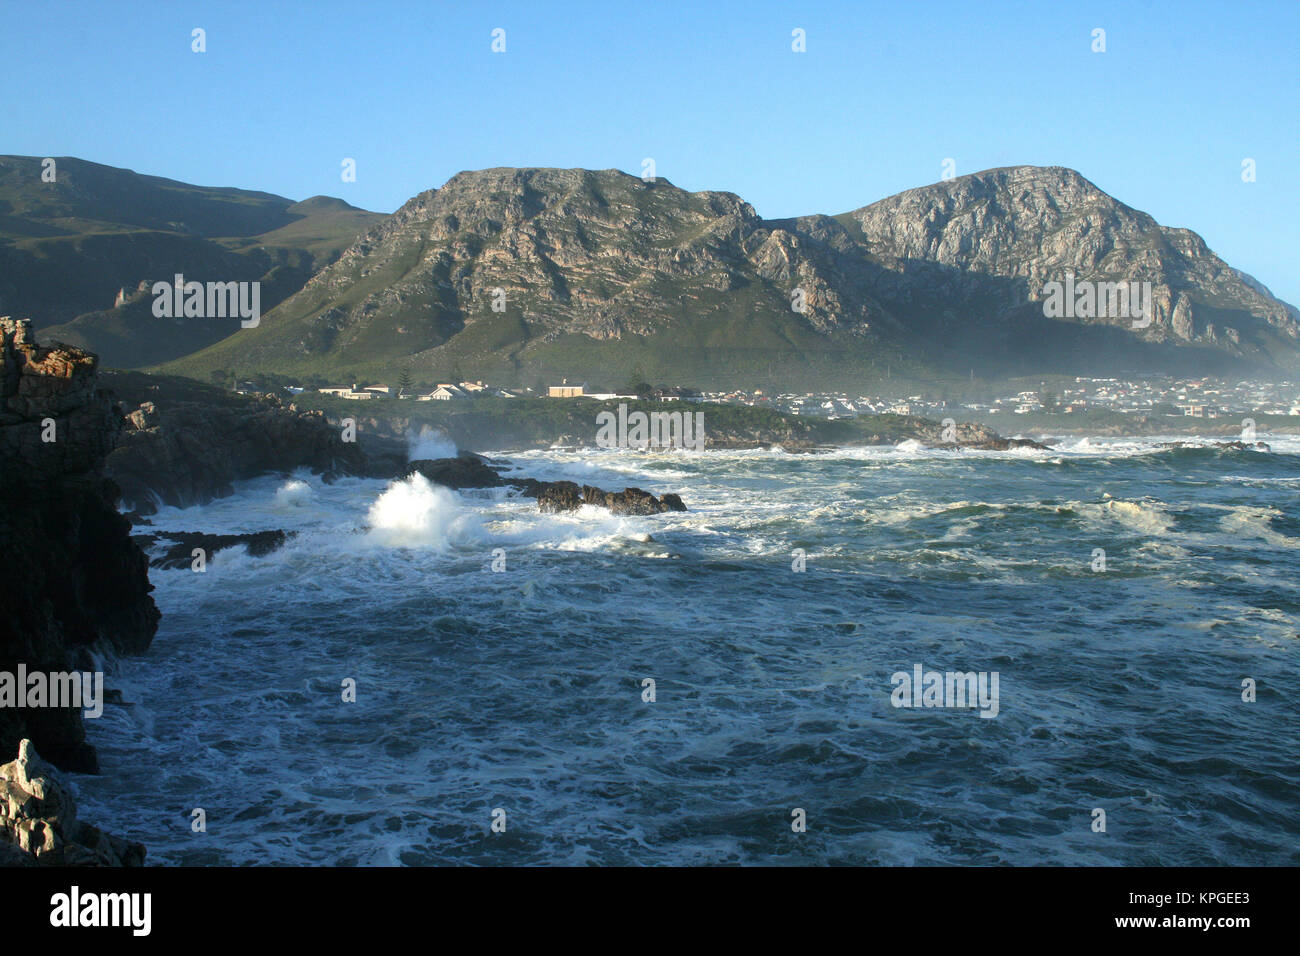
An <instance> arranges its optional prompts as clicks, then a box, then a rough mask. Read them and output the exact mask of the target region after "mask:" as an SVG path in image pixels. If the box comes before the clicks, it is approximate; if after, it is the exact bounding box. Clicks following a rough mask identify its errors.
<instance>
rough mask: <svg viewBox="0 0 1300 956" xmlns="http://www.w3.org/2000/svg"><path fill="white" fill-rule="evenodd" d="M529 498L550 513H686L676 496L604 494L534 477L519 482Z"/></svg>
mask: <svg viewBox="0 0 1300 956" xmlns="http://www.w3.org/2000/svg"><path fill="white" fill-rule="evenodd" d="M516 484H517V486H518V487H519V488H520V489H521V493H522V494H523V495H525V496H526V497H530V498H536V499H537V506H538V508H539V509H540V510H542V511H545V512H550V513H555V512H562V511H577V510H578V509H579V508H580V507H582V506H583V505H596V506H598V507H601V508H608V509H609V510H610V511H611V512H613V513H614V514H618V515H657V514H660V513H662V512H664V511H685V510H686V506H685V505H684V504H682V499H681V498H679V497H678V496H677V495H675V494H667V495H664V497H663V498H662V499H660V498H656V497H655V496H654V495H652V494H650V492H648V491H642V490H641V489H640V488H624V489H623V490H622V491H604V490H602V489H600V488H597V487H595V486H593V485H583V486H582V487H579V486H578V485H577V484H576V483H574V482H572V481H537V480H535V479H532V478H527V479H524V480H523V481H520V482H516Z"/></svg>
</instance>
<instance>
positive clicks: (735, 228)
mask: <svg viewBox="0 0 1300 956" xmlns="http://www.w3.org/2000/svg"><path fill="white" fill-rule="evenodd" d="M2 162H3V161H2V160H0V163H2ZM161 183H162V185H157V184H154V183H148V184H146V185H147V186H148V188H152V189H157V190H162V191H166V190H169V189H173V190H174V189H176V188H177V187H176V185H175V184H174V183H173V182H172V181H167V180H163V181H161ZM181 185H182V186H183V185H184V184H181ZM0 186H3V179H0ZM3 196H4V192H3V189H2V188H0V199H3ZM268 196H270V194H252V193H250V194H248V195H247V196H245V195H243V194H240V195H239V196H238V197H236V198H238V200H239V201H240V202H241V203H246V204H249V205H251V206H252V207H253V208H254V209H256V210H259V211H258V212H257V213H256V215H254V214H253V213H250V212H248V211H247V210H241V211H240V213H239V215H240V216H242V217H244V218H243V219H242V220H240V221H242V222H246V223H247V225H248V227H249V228H251V227H252V226H253V225H259V226H260V225H270V224H272V220H270V219H268V218H267V217H268V216H275V215H278V216H282V217H283V216H290V215H295V214H304V215H303V217H302V218H301V219H297V220H294V221H291V222H288V223H285V224H283V225H278V226H276V228H275V229H271V230H269V231H267V232H263V233H258V234H255V235H251V236H244V237H223V238H222V239H221V245H220V249H221V251H222V252H223V253H225V254H229V255H241V254H246V253H247V254H252V255H253V256H254V257H255V258H256V257H262V256H266V255H268V253H269V252H274V253H275V254H276V256H278V258H276V257H272V258H271V259H270V260H267V261H263V260H262V259H259V260H258V262H259V264H262V265H267V264H268V263H269V266H270V268H269V269H268V271H267V272H265V273H263V275H262V279H263V281H269V282H271V284H272V286H273V288H272V291H273V295H272V296H271V301H270V302H269V303H268V301H267V296H266V295H265V293H264V296H263V305H264V307H263V312H264V313H265V314H264V315H263V318H262V322H261V324H260V325H259V327H257V328H252V329H239V330H238V331H234V334H229V335H225V336H216V335H209V338H210V341H204V342H202V343H201V344H200V345H199V346H198V347H196V348H195V349H193V350H190V351H182V349H183V348H184V347H185V346H186V345H187V344H189V343H187V342H171V343H169V344H167V346H166V348H165V349H164V351H170V353H172V354H169V355H165V356H163V357H158V356H157V355H145V354H143V353H144V352H146V351H147V349H144V348H139V351H138V354H135V355H134V356H132V357H133V358H134V359H135V361H134V362H133V363H132V364H133V365H134V366H135V367H140V366H155V367H162V368H164V369H166V370H167V371H172V372H177V373H180V374H188V375H192V376H194V377H198V378H203V379H205V378H207V377H208V376H216V375H220V376H222V377H229V376H231V375H244V374H252V373H254V372H259V371H276V372H284V373H286V374H290V375H298V376H313V375H314V376H327V377H331V378H339V377H349V376H352V377H356V376H358V375H361V376H365V375H380V376H382V377H388V376H392V377H396V376H398V375H400V374H402V373H404V372H408V373H411V374H413V375H416V376H419V377H421V378H424V379H428V378H435V379H436V378H442V377H449V376H452V375H453V374H457V375H463V376H465V377H482V378H485V379H486V378H492V379H494V380H497V381H500V382H502V383H511V382H513V383H515V384H534V383H535V382H536V381H541V380H543V379H546V378H558V377H573V378H578V379H581V378H586V377H593V376H599V377H601V378H605V379H609V380H610V381H622V380H625V378H624V377H625V376H629V375H631V374H632V373H633V372H634V371H637V370H641V371H644V372H645V374H647V375H651V376H652V377H656V378H659V379H662V380H673V381H678V382H681V383H682V384H697V385H704V384H726V383H730V382H734V383H743V382H751V383H752V382H755V381H775V380H777V379H781V380H789V381H792V382H814V381H815V382H817V383H819V384H830V383H833V382H847V381H860V380H863V379H870V378H873V377H874V378H878V377H881V376H886V377H888V376H890V375H891V374H893V375H907V374H911V373H916V374H932V375H952V374H957V373H961V374H963V375H964V374H965V373H966V372H967V371H968V370H969V371H970V372H971V374H974V372H975V370H976V369H978V370H979V372H980V374H981V375H982V376H990V377H996V376H1002V375H1015V374H1025V373H1031V372H1032V373H1037V372H1040V371H1041V372H1074V373H1099V372H1108V371H1114V370H1117V369H1125V370H1150V371H1169V370H1177V371H1180V372H1187V373H1194V374H1201V373H1206V374H1214V373H1220V372H1223V373H1237V372H1241V373H1245V372H1247V371H1251V370H1254V371H1262V372H1265V373H1269V374H1272V373H1281V372H1283V371H1286V370H1289V369H1293V368H1296V367H1298V366H1300V311H1297V310H1296V308H1295V307H1294V306H1291V305H1289V304H1287V303H1285V302H1281V301H1280V300H1278V299H1276V298H1275V297H1274V296H1272V294H1271V293H1270V292H1269V291H1268V289H1267V287H1266V286H1264V285H1263V283H1260V282H1259V281H1258V280H1255V279H1254V278H1252V277H1251V276H1248V275H1246V274H1245V273H1242V272H1240V271H1239V270H1236V269H1234V268H1232V267H1231V266H1229V265H1228V264H1227V263H1225V262H1223V261H1222V260H1221V259H1219V258H1218V257H1217V256H1216V255H1214V253H1213V252H1211V251H1210V249H1209V247H1208V246H1207V244H1206V243H1205V242H1204V240H1203V239H1202V238H1201V237H1200V236H1199V235H1197V234H1196V233H1194V232H1192V231H1191V230H1189V229H1181V228H1172V227H1165V226H1161V225H1160V224H1159V223H1158V222H1156V220H1155V219H1154V218H1152V217H1151V216H1149V215H1148V214H1146V213H1144V212H1141V211H1140V210H1137V209H1135V208H1134V207H1131V206H1129V205H1127V204H1125V203H1123V202H1122V201H1120V200H1118V199H1116V198H1114V197H1112V196H1110V195H1109V194H1107V193H1106V192H1104V191H1103V190H1101V189H1100V188H1099V187H1097V186H1096V185H1095V184H1093V183H1092V182H1091V181H1089V180H1087V179H1086V178H1084V177H1083V176H1082V175H1081V174H1080V173H1078V172H1077V171H1075V170H1072V169H1069V168H1067V167H1061V166H1005V167H998V168H995V169H990V170H983V171H980V172H977V173H971V174H967V175H965V176H961V177H955V178H953V179H949V180H942V181H940V182H938V183H931V184H928V185H923V186H918V187H915V188H913V189H909V190H904V191H903V192H901V193H897V194H895V195H893V196H889V197H885V198H883V199H880V200H877V201H876V202H873V203H869V204H867V205H865V206H861V207H858V208H856V209H853V210H850V211H848V212H844V213H839V214H836V215H822V214H814V215H809V216H799V217H793V218H786V219H764V218H763V217H761V216H759V215H758V213H757V212H756V211H755V209H754V207H753V206H752V205H751V204H750V203H748V202H746V201H745V200H744V199H743V198H742V197H740V196H739V195H737V194H735V193H731V192H725V191H717V190H701V191H697V192H689V191H687V190H683V189H680V188H679V187H677V186H675V185H673V184H672V183H671V182H670V181H668V180H667V179H664V178H662V177H659V178H656V179H650V180H646V179H642V178H640V177H637V176H634V175H631V174H628V173H625V172H622V171H619V170H613V169H607V170H588V169H582V168H571V169H560V168H553V167H493V168H489V169H480V170H462V171H460V172H458V173H456V174H455V175H454V176H452V177H450V178H449V179H448V180H447V181H446V182H445V183H444V184H443V185H442V186H440V187H437V188H433V189H428V190H425V191H423V192H420V193H417V194H416V195H415V196H412V197H411V198H410V199H409V200H408V201H407V202H405V203H404V204H403V205H402V206H401V207H400V208H399V209H398V210H396V211H395V212H394V213H392V214H391V215H389V216H386V217H385V216H379V215H376V214H368V213H364V211H360V210H354V209H353V208H352V207H350V206H347V204H346V203H343V202H342V200H332V199H330V198H329V197H311V198H310V199H308V200H303V201H302V202H301V203H296V204H290V203H289V201H287V200H284V201H283V202H284V203H285V206H284V207H283V208H280V209H278V210H277V209H275V208H272V207H268V206H267V203H268V199H267V198H266V197H268ZM273 198H278V199H282V197H273ZM213 201H214V202H218V203H224V202H229V201H232V200H230V199H229V197H228V196H227V195H226V194H225V193H222V194H221V195H220V196H218V197H217V198H216V199H214V200H213ZM221 208H222V209H224V208H225V207H224V206H222V207H221ZM250 216H253V218H252V219H249V217H250ZM259 216H260V217H261V218H257V217H259ZM363 217H369V218H363ZM237 218H238V217H237ZM225 221H227V222H228V221H229V216H227V219H226V220H225ZM349 229H351V230H352V232H351V233H350V234H349V235H348V238H347V239H341V238H340V237H341V236H343V235H344V234H345V233H348V230H349ZM316 232H321V233H322V235H321V236H317V235H315V234H314V233H316ZM0 235H2V234H0ZM177 241H179V240H177ZM331 242H332V243H333V244H334V245H333V246H332V247H330V248H328V249H326V250H325V251H326V254H325V255H322V256H320V257H319V258H317V257H316V256H315V255H313V253H312V252H311V249H312V248H313V243H316V244H323V245H324V246H329V244H330V243H331ZM11 243H12V240H11ZM290 249H292V250H293V252H292V253H290V252H288V251H286V250H290ZM3 254H4V247H3V245H2V244H0V258H2V257H3ZM218 264H219V263H218ZM275 268H280V269H281V270H282V272H283V273H284V276H283V277H282V279H281V281H280V283H279V285H278V286H277V285H276V284H275V281H274V280H275V276H274V275H273V274H272V270H273V269H275ZM168 275H170V273H168ZM1067 276H1068V277H1069V279H1070V281H1071V282H1074V281H1078V282H1080V283H1114V282H1118V281H1122V282H1126V283H1127V282H1134V283H1139V284H1142V283H1146V284H1148V285H1149V287H1150V298H1151V302H1152V315H1151V321H1150V322H1149V323H1148V324H1147V326H1146V327H1141V328H1139V327H1138V325H1137V324H1135V323H1132V322H1130V318H1129V316H1127V315H1108V314H1103V315H1100V316H1092V315H1081V316H1080V317H1078V318H1074V317H1072V318H1070V319H1069V320H1064V319H1062V318H1060V317H1057V318H1049V317H1048V315H1047V310H1046V309H1045V307H1044V298H1045V291H1046V283H1048V282H1052V281H1057V282H1059V281H1061V280H1064V279H1066V277H1067ZM222 278H227V279H229V278H237V279H243V278H246V277H245V276H243V275H242V274H241V275H234V276H222ZM3 286H4V283H3V277H2V276H0V300H2V299H3V298H4V296H3V291H4V287H3ZM139 291H140V292H141V294H140V295H139V296H137V298H136V299H133V300H132V301H130V302H128V303H126V304H125V305H124V306H122V307H121V308H120V309H119V311H121V309H126V310H128V311H127V314H119V315H115V316H110V317H109V318H107V319H106V318H105V315H104V314H103V313H101V312H95V313H91V314H88V315H85V316H82V317H80V318H79V319H78V321H77V323H72V324H71V325H65V326H60V327H59V328H58V329H56V330H55V331H56V332H63V331H64V330H65V328H70V329H71V330H72V331H73V332H74V333H76V332H82V333H83V334H85V333H84V330H86V329H90V330H93V331H94V332H96V333H98V334H99V335H100V337H101V339H103V338H111V337H112V336H116V341H115V349H116V353H117V354H127V353H129V352H130V350H131V349H132V347H133V345H132V343H133V341H135V340H138V339H140V338H142V337H144V336H142V335H141V334H140V332H139V329H143V328H148V327H149V323H148V322H147V321H146V320H144V318H143V315H142V313H143V312H144V310H145V308H146V307H147V304H148V299H147V296H145V295H143V290H139ZM272 306H274V307H272ZM131 308H134V309H135V313H130V312H129V310H130V309H131ZM114 323H116V324H114ZM163 331H167V330H163ZM227 331H231V330H227ZM152 336H153V338H155V339H156V338H158V337H159V335H158V330H157V329H154V330H153V333H152ZM74 341H75V339H74ZM106 364H123V363H115V362H114V361H112V360H106Z"/></svg>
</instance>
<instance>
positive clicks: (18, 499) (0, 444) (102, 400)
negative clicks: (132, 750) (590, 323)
mask: <svg viewBox="0 0 1300 956" xmlns="http://www.w3.org/2000/svg"><path fill="white" fill-rule="evenodd" d="M95 369H96V359H95V356H93V355H90V354H89V353H86V352H83V351H81V350H79V349H75V348H64V347H56V348H42V347H41V346H39V345H38V344H37V343H36V341H35V340H34V339H33V337H32V332H31V326H30V324H29V323H27V322H25V321H14V320H12V319H9V318H0V562H2V563H3V565H2V567H0V671H2V672H7V673H11V674H12V673H15V671H16V668H17V666H18V664H19V663H23V664H25V665H26V667H27V669H28V670H29V671H42V672H64V671H69V670H82V671H85V670H95V669H97V668H95V667H94V666H93V663H92V657H91V652H92V651H97V650H98V651H110V652H113V653H120V654H136V653H140V652H142V651H144V650H145V649H146V648H147V647H148V646H149V643H150V641H151V640H152V639H153V635H154V632H155V630H156V629H157V626H158V617H159V615H158V610H157V608H156V607H155V606H154V602H153V598H151V597H150V595H149V592H150V591H152V590H153V588H152V586H151V585H150V584H149V577H148V567H147V562H146V559H145V555H144V554H143V552H141V551H140V549H139V548H138V547H137V546H136V545H135V544H134V543H133V542H132V541H131V538H130V523H129V522H128V521H127V520H126V519H125V518H123V517H122V516H121V515H119V514H118V513H117V510H116V507H115V503H116V499H117V488H116V486H115V485H114V484H113V482H112V481H111V480H109V479H108V478H105V477H104V475H103V474H102V467H103V463H104V459H105V458H106V456H107V455H108V454H109V453H110V452H111V450H112V449H113V446H114V444H115V443H116V441H117V440H118V437H119V435H120V433H121V429H122V423H121V417H120V415H119V414H118V412H117V411H116V410H115V408H114V405H113V403H112V401H111V400H110V398H109V397H108V395H107V394H105V393H104V391H103V390H101V389H100V388H98V387H97V382H96V374H95ZM85 736H86V735H85V728H84V726H83V723H82V713H81V710H80V709H78V708H75V707H73V708H52V707H42V708H16V707H5V708H0V759H7V758H11V757H13V756H14V755H15V754H17V752H18V743H19V741H20V740H22V739H23V738H30V739H32V740H33V741H35V743H36V746H37V747H38V749H39V750H40V751H41V752H42V753H43V754H45V756H46V757H47V758H49V759H50V760H52V761H53V762H54V763H56V764H57V765H59V766H61V767H64V768H67V769H72V770H80V771H93V770H95V769H96V758H95V752H94V749H93V748H92V747H91V746H90V745H89V744H88V743H87V742H86V739H85Z"/></svg>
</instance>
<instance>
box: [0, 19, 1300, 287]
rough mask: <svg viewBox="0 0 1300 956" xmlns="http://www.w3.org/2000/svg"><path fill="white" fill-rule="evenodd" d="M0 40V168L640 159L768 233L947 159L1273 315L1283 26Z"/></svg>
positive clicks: (410, 165) (268, 26) (416, 183)
mask: <svg viewBox="0 0 1300 956" xmlns="http://www.w3.org/2000/svg"><path fill="white" fill-rule="evenodd" d="M0 15H2V16H3V22H4V24H5V26H4V30H3V33H0V90H3V92H2V93H0V152H3V153H19V154H26V155H36V156H63V155H71V156H78V157H81V158H84V159H90V160H94V161H96V162H101V163H107V164H110V165H114V166H124V167H128V168H130V169H134V170H136V171H137V172H142V173H151V174H154V175H161V176H167V177H169V178H172V179H179V180H183V181H186V182H193V183H200V184H203V185H213V186H240V187H243V188H249V189H262V190H266V191H269V192H274V193H279V194H282V195H285V196H290V197H293V198H295V199H301V198H306V197H307V196H311V195H316V194H326V195H334V196H341V197H342V198H344V199H347V200H348V201H349V202H352V203H354V204H355V205H358V206H363V207H365V208H368V209H374V210H379V211H384V212H388V211H392V210H393V209H395V208H397V207H398V206H399V205H401V204H402V203H403V202H404V201H405V200H406V199H408V198H410V197H411V196H412V195H414V194H415V193H417V192H420V191H422V190H424V189H428V188H430V187H433V186H439V185H441V184H442V183H443V182H444V181H445V180H446V179H447V178H448V177H449V176H451V175H452V174H454V173H455V172H457V171H458V170H461V169H474V168H480V167H485V166H585V167H591V168H609V167H615V168H619V169H624V170H627V171H628V172H632V173H637V174H639V173H640V171H641V163H642V160H643V159H644V158H646V157H652V158H653V159H654V160H655V163H656V167H657V172H658V174H659V175H660V176H662V177H665V178H667V179H669V180H671V181H672V182H674V183H676V184H677V185H679V186H683V187H685V188H688V189H725V190H729V191H732V192H735V193H738V194H740V195H741V196H743V197H744V198H745V199H747V200H748V201H749V202H751V203H753V205H754V207H755V208H756V209H757V210H758V212H759V213H760V214H761V215H764V216H768V217H782V216H790V215H796V214H802V213H812V212H823V213H837V212H843V211H845V210H848V209H853V208H856V207H858V206H862V205H866V204H867V203H869V202H872V201H874V200H876V199H880V198H882V197H884V196H887V195H889V194H891V193H894V192H897V191H898V190H901V189H906V188H909V187H912V186H919V185H923V184H925V183H929V182H933V181H935V180H937V179H938V178H939V177H940V174H941V169H942V162H943V160H944V159H945V158H949V157H951V158H952V159H953V160H955V165H956V171H957V173H958V174H961V173H967V172H974V171H976V170H979V169H985V168H988V167H992V166H1004V165H1013V164H1021V163H1032V164H1042V165H1049V164H1050V165H1063V166H1070V167H1073V168H1075V169H1077V170H1079V171H1080V172H1081V173H1082V174H1083V175H1084V176H1086V177H1088V178H1089V179H1091V180H1092V181H1093V182H1095V183H1097V185H1098V186H1100V187H1101V188H1102V189H1105V190H1106V191H1108V192H1110V193H1112V194H1113V195H1115V196H1116V197H1117V198H1119V199H1121V200H1122V201H1124V202H1126V203H1128V204H1129V205H1131V206H1134V207H1136V208H1138V209H1142V210H1145V211H1146V212H1149V213H1151V214H1152V215H1153V216H1155V217H1156V219H1158V220H1159V221H1160V222H1161V223H1163V224H1165V225H1172V226H1186V227H1188V228H1191V229H1194V230H1195V231H1197V232H1199V233H1200V234H1201V235H1202V236H1204V237H1205V239H1206V241H1207V242H1208V243H1209V245H1210V247H1211V248H1212V249H1214V251H1215V252H1217V253H1218V254H1219V255H1221V256H1222V257H1223V258H1224V259H1226V260H1227V261H1228V262H1229V263H1230V264H1232V265H1234V266H1237V267H1238V268H1241V269H1244V270H1245V271H1247V272H1250V273H1252V274H1253V275H1255V276H1256V278H1258V279H1259V280H1260V281H1262V282H1264V283H1265V284H1266V285H1268V286H1269V287H1270V288H1272V290H1273V291H1274V292H1275V293H1276V294H1278V295H1280V296H1281V297H1282V298H1284V299H1287V300H1288V301H1290V302H1292V303H1300V269H1297V262H1298V261H1300V260H1298V257H1297V253H1300V188H1298V187H1297V180H1296V178H1295V175H1294V166H1295V164H1297V163H1300V134H1298V132H1297V122H1296V120H1297V116H1298V115H1300V108H1298V103H1300V100H1298V97H1297V93H1298V92H1300V90H1298V87H1300V79H1298V77H1300V71H1297V69H1296V63H1297V39H1296V38H1297V37H1298V36H1300V3H1297V2H1294V0H1278V2H1223V3H1211V2H1195V0H1188V2H1155V0H1148V2H1142V0H1127V2H1120V3H1069V2H1051V0H1045V2H1035V3H1031V2H1021V3H1010V2H963V3H957V2H952V3H945V2H924V0H917V2H898V0H892V2H887V3H874V2H860V3H765V2H759V0H754V2H747V3H707V2H704V0H698V2H683V3H675V2H671V0H663V2H654V3H610V2H603V3H590V4H587V3H566V4H547V3H543V2H535V3H520V4H503V3H470V4H466V3H442V2H418V3H417V2H409V3H400V2H383V0H356V2H333V0H319V2H301V3H280V2H274V0H258V2H249V3H244V2H222V3H203V2H195V3H190V2H179V0H169V2H158V3H154V2H135V3H129V4H128V3H115V2H110V0H93V2H71V0H49V2H46V3H42V4H35V5H33V4H31V3H29V2H16V0H0ZM195 27H201V28H203V29H204V30H205V31H206V34H207V52H206V53H202V54H199V53H194V52H192V51H191V30H192V29H193V28H195ZM498 27H500V28H502V29H504V30H505V31H506V34H505V37H506V52H505V53H493V52H492V51H491V42H492V38H491V33H492V30H493V29H494V28H498ZM795 28H800V29H803V30H804V31H805V33H806V37H807V40H806V43H807V52H805V53H794V52H792V50H791V31H792V30H794V29H795ZM1095 28H1102V29H1104V30H1105V31H1106V52H1104V53H1094V52H1093V51H1092V45H1093V38H1092V31H1093V30H1094V29H1095ZM345 157H351V158H354V159H355V160H356V163H357V181H356V182H355V183H345V182H342V181H341V177H340V170H341V162H342V160H343V159H344V158H345ZM1245 158H1252V159H1254V160H1255V163H1256V171H1257V172H1256V175H1257V179H1256V181H1255V182H1253V183H1243V182H1242V177H1241V168H1242V167H1241V164H1242V160H1243V159H1245Z"/></svg>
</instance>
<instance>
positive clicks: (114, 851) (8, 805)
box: [0, 740, 145, 866]
mask: <svg viewBox="0 0 1300 956" xmlns="http://www.w3.org/2000/svg"><path fill="white" fill-rule="evenodd" d="M144 858H145V848H144V846H143V845H142V844H140V843H132V842H129V841H127V840H122V839H119V838H118V837H115V836H112V835H110V834H108V833H105V832H104V831H103V830H101V829H99V827H96V826H93V825H91V824H89V823H83V822H81V821H80V820H78V819H77V804H76V800H75V799H74V798H73V796H72V792H71V789H70V788H69V787H68V786H67V784H66V783H64V782H63V781H62V780H61V779H60V778H59V775H58V773H57V772H56V771H55V769H54V767H52V766H51V765H50V764H48V763H46V762H45V761H44V760H42V759H41V758H40V756H39V755H38V754H37V752H36V747H35V746H34V745H33V744H32V742H31V741H30V740H23V741H21V742H20V743H19V745H18V756H17V758H16V759H15V760H12V761H10V762H9V763H7V764H4V765H3V766H0V866H39V865H45V866H142V865H144Z"/></svg>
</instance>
